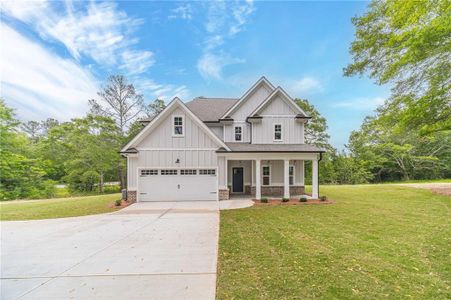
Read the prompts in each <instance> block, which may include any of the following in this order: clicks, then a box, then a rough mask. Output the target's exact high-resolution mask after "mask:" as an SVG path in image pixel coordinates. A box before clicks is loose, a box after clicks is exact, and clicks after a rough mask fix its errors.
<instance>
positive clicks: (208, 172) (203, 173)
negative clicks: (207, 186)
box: [199, 168, 216, 176]
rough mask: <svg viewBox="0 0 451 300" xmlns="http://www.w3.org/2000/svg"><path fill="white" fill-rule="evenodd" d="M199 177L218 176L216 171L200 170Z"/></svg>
mask: <svg viewBox="0 0 451 300" xmlns="http://www.w3.org/2000/svg"><path fill="white" fill-rule="evenodd" d="M199 175H214V176H216V169H213V168H211V169H205V168H203V169H199Z"/></svg>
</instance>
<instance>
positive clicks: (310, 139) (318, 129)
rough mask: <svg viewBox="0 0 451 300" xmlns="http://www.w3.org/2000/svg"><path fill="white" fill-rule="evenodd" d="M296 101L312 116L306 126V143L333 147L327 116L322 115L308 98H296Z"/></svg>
mask: <svg viewBox="0 0 451 300" xmlns="http://www.w3.org/2000/svg"><path fill="white" fill-rule="evenodd" d="M295 102H296V104H297V105H299V107H300V108H301V109H302V110H303V111H304V112H305V113H306V114H307V115H308V116H309V117H311V119H310V120H309V121H308V123H307V125H305V128H304V131H305V133H304V138H305V143H307V144H313V145H317V146H319V147H323V148H331V146H330V144H329V138H330V136H329V134H328V133H327V121H326V118H324V117H323V116H321V114H320V113H319V112H318V110H317V109H316V108H315V106H313V105H312V104H310V103H309V101H308V100H307V99H298V98H296V99H295Z"/></svg>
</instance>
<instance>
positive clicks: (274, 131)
mask: <svg viewBox="0 0 451 300" xmlns="http://www.w3.org/2000/svg"><path fill="white" fill-rule="evenodd" d="M276 125H280V140H278V139H276ZM272 137H273V141H274V142H283V125H282V123H273V131H272Z"/></svg>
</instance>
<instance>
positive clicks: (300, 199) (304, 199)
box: [299, 196, 307, 202]
mask: <svg viewBox="0 0 451 300" xmlns="http://www.w3.org/2000/svg"><path fill="white" fill-rule="evenodd" d="M299 202H307V197H305V196H302V197H301V198H299Z"/></svg>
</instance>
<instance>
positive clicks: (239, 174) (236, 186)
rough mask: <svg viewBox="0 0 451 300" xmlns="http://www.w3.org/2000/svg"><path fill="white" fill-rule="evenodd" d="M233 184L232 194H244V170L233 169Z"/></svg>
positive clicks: (240, 168)
mask: <svg viewBox="0 0 451 300" xmlns="http://www.w3.org/2000/svg"><path fill="white" fill-rule="evenodd" d="M232 173H233V182H232V192H233V193H243V192H244V182H243V180H244V176H243V173H244V171H243V168H242V167H239V168H232Z"/></svg>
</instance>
